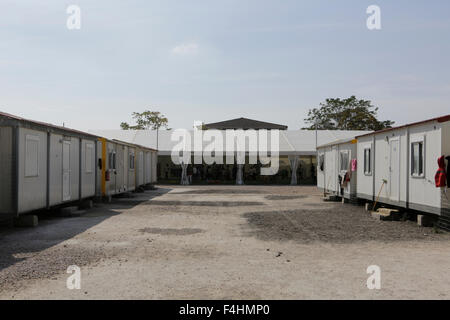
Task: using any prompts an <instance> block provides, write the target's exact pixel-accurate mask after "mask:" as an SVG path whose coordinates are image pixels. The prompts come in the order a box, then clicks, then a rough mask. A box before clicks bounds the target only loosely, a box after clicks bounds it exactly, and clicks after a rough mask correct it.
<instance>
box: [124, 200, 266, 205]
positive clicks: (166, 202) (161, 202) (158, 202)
mask: <svg viewBox="0 0 450 320" xmlns="http://www.w3.org/2000/svg"><path fill="white" fill-rule="evenodd" d="M126 201H127V202H133V200H126ZM142 205H146V206H190V207H243V206H262V205H264V203H263V202H257V201H179V200H152V201H146V202H142Z"/></svg>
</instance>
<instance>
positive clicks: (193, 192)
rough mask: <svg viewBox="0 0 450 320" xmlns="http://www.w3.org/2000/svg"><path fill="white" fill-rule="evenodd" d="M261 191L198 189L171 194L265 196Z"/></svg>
mask: <svg viewBox="0 0 450 320" xmlns="http://www.w3.org/2000/svg"><path fill="white" fill-rule="evenodd" d="M266 193H267V192H265V191H263V190H245V189H225V188H224V189H198V190H188V191H181V192H173V193H172V194H266Z"/></svg>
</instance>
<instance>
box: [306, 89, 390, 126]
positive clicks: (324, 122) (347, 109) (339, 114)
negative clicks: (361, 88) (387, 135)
mask: <svg viewBox="0 0 450 320" xmlns="http://www.w3.org/2000/svg"><path fill="white" fill-rule="evenodd" d="M377 112H378V107H375V106H373V105H372V102H371V101H370V100H358V99H357V98H356V97H355V96H351V97H350V98H347V99H340V98H336V99H326V100H325V102H322V103H320V107H318V108H313V109H310V110H309V111H308V116H307V118H305V119H304V121H305V123H306V124H307V125H309V126H308V127H306V128H304V129H308V130H314V129H319V130H381V129H385V128H391V127H392V125H393V124H394V121H391V120H385V121H380V120H378V119H377Z"/></svg>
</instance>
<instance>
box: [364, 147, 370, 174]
mask: <svg viewBox="0 0 450 320" xmlns="http://www.w3.org/2000/svg"><path fill="white" fill-rule="evenodd" d="M371 153H372V152H371V149H370V148H365V149H364V174H366V175H371V174H372V158H371Z"/></svg>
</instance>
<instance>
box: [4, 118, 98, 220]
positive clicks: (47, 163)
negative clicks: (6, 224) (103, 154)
mask: <svg viewBox="0 0 450 320" xmlns="http://www.w3.org/2000/svg"><path fill="white" fill-rule="evenodd" d="M96 140H97V136H95V135H92V134H88V133H84V132H81V131H76V130H72V129H68V128H65V127H60V126H55V125H51V124H47V123H42V122H37V121H31V120H27V119H23V118H20V117H17V116H13V115H10V114H6V113H0V159H1V165H0V176H1V177H2V178H1V179H0V215H1V216H4V217H5V216H9V217H11V216H18V215H20V214H23V213H26V212H29V211H32V210H37V209H43V208H49V207H52V206H56V205H60V204H63V203H67V202H72V201H76V200H81V199H84V198H89V197H93V196H95V181H96V170H95V167H96V163H95V154H96V152H95V148H96V143H95V142H96Z"/></svg>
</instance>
